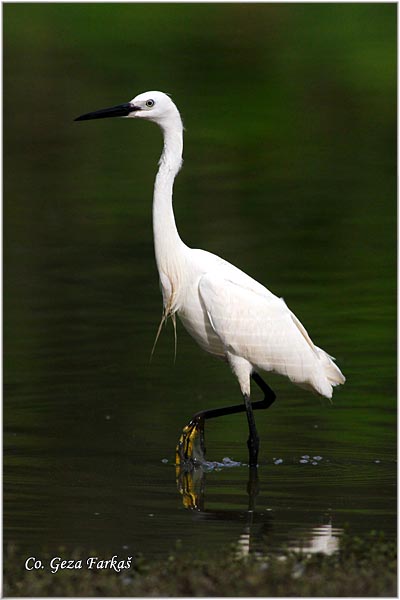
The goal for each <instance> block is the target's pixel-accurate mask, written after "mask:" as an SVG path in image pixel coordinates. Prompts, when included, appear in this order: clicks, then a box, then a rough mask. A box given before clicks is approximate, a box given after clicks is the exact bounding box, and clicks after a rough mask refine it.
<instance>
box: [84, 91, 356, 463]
mask: <svg viewBox="0 0 400 600" xmlns="http://www.w3.org/2000/svg"><path fill="white" fill-rule="evenodd" d="M106 117H128V118H135V119H145V120H148V121H154V122H155V123H157V124H158V125H159V126H160V127H161V129H162V132H163V136H164V147H163V151H162V154H161V158H160V162H159V169H158V173H157V176H156V180H155V185H154V197H153V232H154V247H155V256H156V261H157V268H158V272H159V276H160V284H161V290H162V295H163V303H164V316H163V320H165V319H167V318H168V317H172V318H173V319H175V315H176V314H177V315H178V317H179V318H180V320H181V322H182V323H183V325H184V327H185V329H186V330H187V331H188V332H189V333H190V335H191V336H192V337H193V338H194V339H195V340H196V342H197V343H198V344H199V345H200V346H201V347H202V348H203V349H204V350H206V351H207V352H209V353H210V354H212V355H213V356H216V357H218V358H221V359H223V360H224V361H226V362H228V363H229V365H230V367H231V369H232V371H233V373H234V374H235V375H236V377H237V379H238V382H239V385H240V389H241V392H242V395H243V399H244V404H240V405H237V406H234V407H226V408H222V409H215V410H210V411H202V412H201V413H198V415H197V418H199V417H204V418H210V417H215V416H220V415H222V414H229V413H233V412H239V411H246V413H247V419H248V425H249V439H248V448H249V462H250V466H255V465H256V464H257V457H258V449H259V438H258V434H257V430H256V426H255V420H254V415H253V408H267V407H269V406H270V405H271V404H272V402H273V401H274V400H275V394H274V393H273V391H272V390H271V389H270V388H269V386H268V385H267V384H266V383H265V382H264V380H263V379H262V378H261V375H260V373H259V372H260V371H262V372H269V371H272V372H274V373H278V374H280V375H285V376H286V377H288V378H289V379H290V380H291V381H292V382H293V383H295V384H297V385H299V386H301V387H303V388H306V389H309V390H312V391H315V392H317V393H318V394H320V395H322V396H325V397H326V398H331V397H332V388H333V387H334V386H336V385H338V384H341V383H344V381H345V378H344V376H343V374H342V373H341V371H340V369H339V368H338V367H337V366H336V365H335V363H334V362H333V360H332V357H331V356H329V355H328V354H327V353H326V352H325V351H324V350H321V349H320V348H318V347H317V346H315V345H314V343H313V342H312V341H311V339H310V337H309V335H308V333H307V331H306V330H305V328H304V327H303V325H302V324H301V323H300V321H299V320H298V319H297V318H296V316H295V315H294V314H293V313H292V312H291V310H290V309H289V308H288V307H287V305H286V304H285V302H284V300H283V299H282V298H278V297H277V296H275V295H274V294H273V293H272V292H270V291H269V290H268V289H267V288H265V287H264V286H263V285H261V284H260V283H258V282H257V281H255V280H254V279H252V278H251V277H249V276H248V275H246V273H244V272H243V271H241V270H239V269H238V268H237V267H235V266H233V265H232V264H230V263H228V262H227V261H225V260H223V259H222V258H219V257H218V256H216V255H214V254H211V253H210V252H206V251H204V250H197V249H193V248H189V247H188V246H187V245H186V244H185V243H184V242H183V241H182V240H181V238H180V236H179V233H178V230H177V228H176V224H175V218H174V212H173V208H172V191H173V184H174V180H175V177H176V175H177V173H178V171H179V170H180V168H181V165H182V150H183V125H182V120H181V117H180V114H179V111H178V109H177V107H176V106H175V104H174V103H173V101H172V100H171V98H170V97H169V96H168V95H166V94H164V93H162V92H156V91H153V92H146V93H143V94H139V95H138V96H136V97H135V98H133V99H132V100H131V101H130V102H128V103H126V104H119V105H118V106H114V107H111V108H107V109H102V110H98V111H95V112H90V113H87V114H84V115H81V116H80V117H78V118H77V119H76V120H77V121H83V120H88V119H102V118H106ZM251 377H252V378H253V380H254V381H255V382H256V383H257V384H258V385H259V387H260V388H261V389H262V390H263V392H264V394H265V398H264V400H263V401H261V402H255V403H253V405H252V403H251V401H250V378H251Z"/></svg>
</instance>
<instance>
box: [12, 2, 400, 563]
mask: <svg viewBox="0 0 400 600" xmlns="http://www.w3.org/2000/svg"><path fill="white" fill-rule="evenodd" d="M4 14H5V38H4V41H5V63H4V77H5V80H4V81H5V84H4V89H5V98H4V108H5V119H4V135H5V152H4V155H5V158H4V221H5V232H4V242H5V244H4V256H5V268H4V283H5V298H4V317H5V320H4V334H5V343H4V346H5V363H4V379H5V403H4V426H5V432H4V433H5V436H4V439H5V458H4V467H5V471H4V484H5V486H4V502H5V506H4V531H5V533H4V539H5V541H6V542H11V541H12V542H17V543H18V544H19V546H20V547H21V553H22V554H23V555H24V556H25V554H26V553H27V552H29V553H31V552H33V553H35V555H36V554H38V555H39V554H40V551H41V550H42V549H43V548H47V549H50V551H51V550H52V549H55V548H56V547H58V546H60V545H62V546H64V547H66V548H72V547H76V546H80V547H82V548H83V549H85V550H88V551H89V549H93V548H95V549H97V550H98V551H99V552H101V551H104V552H106V553H107V555H108V554H112V553H120V554H121V553H123V552H129V553H134V554H135V555H137V554H139V553H142V554H145V555H146V556H148V557H154V556H164V555H166V554H167V553H168V552H169V551H170V550H171V549H173V548H178V550H179V548H180V549H182V548H183V549H184V550H185V551H186V550H187V549H188V548H190V549H191V550H196V551H197V550H204V551H207V552H210V553H213V552H218V551H219V549H220V548H221V547H226V544H230V543H232V544H236V545H237V547H238V551H242V552H247V551H249V550H254V551H259V552H265V551H266V550H269V549H274V550H276V551H279V549H281V548H282V547H283V546H284V545H290V546H292V547H299V546H300V545H306V546H307V547H313V548H314V549H315V548H318V547H319V548H321V544H322V543H324V544H325V546H326V548H332V547H335V544H336V539H337V537H338V536H339V535H340V532H341V531H342V530H343V528H345V527H347V528H348V529H349V530H350V531H351V532H354V533H364V532H366V531H369V530H371V529H378V530H383V531H385V532H386V534H387V535H388V536H389V537H392V536H394V535H395V523H396V520H395V510H396V487H395V484H396V381H395V378H396V345H395V327H396V322H395V319H396V312H395V310H396V309H395V306H396V304H395V298H396V286H395V277H396V251H395V247H396V246H395V244H396V226H395V223H396V175H395V173H396V157H395V134H394V131H395V118H396V98H395V86H396V83H395V82H396V75H395V73H396V71H395V57H396V41H395V40H396V38H395V28H396V25H395V23H396V11H395V7H394V6H391V5H326V7H324V6H322V5H298V6H296V7H295V6H293V5H252V6H251V7H249V6H246V7H244V6H241V5H235V6H234V5H215V6H206V5H191V6H178V5H174V6H170V7H166V6H162V5H159V6H155V5H154V6H151V7H149V6H145V5H114V6H113V7H112V6H111V5H108V4H103V5H101V4H98V5H84V4H83V5H82V4H81V5H55V4H54V5H52V4H47V5H6V6H5V7H4ZM152 36H156V37H157V38H158V39H159V44H154V43H150V41H149V40H151V39H152ZM232 40H236V41H235V42H233V41H232ZM232 44H233V46H232ZM26 56H29V57H30V59H29V64H28V62H27V61H26ZM152 88H156V89H157V88H158V89H163V90H165V91H169V92H171V93H172V94H173V97H174V99H175V100H176V102H177V103H178V105H179V107H180V109H181V111H182V115H183V118H184V121H185V125H186V134H185V164H184V169H183V171H182V173H181V174H180V175H179V178H178V180H177V182H176V187H175V208H176V217H177V222H178V227H179V230H180V232H181V235H182V238H183V239H184V241H185V242H186V243H188V244H189V245H191V246H192V247H201V248H205V249H207V250H209V251H212V252H215V253H217V254H219V255H221V256H223V257H224V258H226V259H227V260H230V261H231V262H233V263H234V264H236V265H237V266H238V267H240V268H242V269H243V270H245V271H246V272H248V273H249V274H250V275H252V276H254V277H255V278H256V279H258V280H260V281H261V282H263V283H264V284H265V285H267V286H268V287H269V289H271V291H273V292H274V293H276V294H277V295H279V296H283V297H284V298H285V301H286V302H287V304H288V305H289V307H290V308H291V309H292V310H293V311H294V312H295V313H296V315H297V316H298V317H299V318H300V320H301V321H302V322H303V323H304V325H305V326H306V328H307V329H308V331H309V333H310V335H311V337H312V338H313V340H314V341H315V342H316V343H317V344H318V345H319V346H321V347H323V348H324V349H326V350H327V351H328V352H329V353H331V354H333V355H334V356H335V357H336V358H337V361H338V364H339V365H340V367H341V369H342V370H343V372H344V374H345V375H346V377H347V382H346V385H345V386H343V387H342V388H341V389H339V390H337V391H336V392H335V395H334V402H333V404H330V403H329V401H327V400H320V399H319V398H317V397H315V396H313V395H311V394H309V393H307V392H305V391H303V390H301V389H299V388H296V387H294V386H293V385H292V384H290V383H289V382H286V381H285V380H284V379H281V378H278V377H273V376H271V377H269V378H268V382H269V384H270V385H271V387H272V388H273V389H274V390H275V392H276V394H277V401H276V403H275V404H274V405H273V407H271V409H270V410H268V411H266V412H263V411H259V412H257V414H256V419H257V424H258V429H259V432H260V437H261V453H260V467H259V471H258V477H259V482H258V485H259V492H258V494H257V495H256V496H255V498H253V499H252V500H251V499H250V500H251V501H252V502H253V503H254V506H253V512H252V513H249V495H248V490H247V488H248V477H249V474H248V468H247V467H246V466H240V467H237V468H230V469H222V470H214V471H212V472H208V473H206V474H205V475H204V479H203V481H202V483H201V485H202V489H203V495H202V498H201V502H202V510H200V511H199V510H188V509H187V508H185V507H184V496H182V494H181V493H180V492H179V490H178V488H177V483H176V479H175V467H174V448H175V444H176V442H177V440H178V437H179V435H180V432H181V429H182V427H183V426H184V425H185V423H186V422H187V420H188V419H189V418H190V416H191V415H192V414H193V413H195V412H197V411H198V410H200V409H202V408H208V407H215V406H223V405H228V404H231V403H236V402H239V401H240V395H239V389H238V386H237V383H236V382H235V380H234V377H233V376H232V374H231V373H230V371H229V368H228V367H227V366H225V365H224V364H222V363H219V362H218V361H215V360H213V359H212V358H211V357H209V356H207V355H206V354H204V353H203V352H202V351H201V350H200V349H199V348H198V347H197V346H196V344H195V343H194V341H193V340H191V339H190V338H189V336H188V335H187V334H186V332H185V331H184V330H183V328H182V327H181V326H179V325H178V354H177V360H176V364H174V359H173V353H174V346H173V334H172V328H171V326H170V325H169V326H168V327H167V329H166V331H165V332H163V334H162V336H161V338H160V341H159V343H158V346H157V349H156V352H155V355H154V358H153V361H152V363H151V364H150V361H149V357H150V351H151V348H152V344H153V341H154V337H155V333H156V330H157V327H158V322H159V318H160V316H161V297H160V293H159V289H158V281H157V272H156V267H155V263H154V256H153V248H152V231H151V196H152V185H153V179H154V174H155V170H156V168H157V159H158V156H159V153H160V151H161V137H160V133H159V132H158V131H157V129H156V127H155V126H154V125H152V124H149V123H136V122H126V121H125V120H123V119H120V120H117V119H113V120H110V121H98V122H96V121H93V122H90V123H73V118H74V117H75V116H77V115H79V114H81V113H84V112H87V111H89V110H95V109H97V108H101V107H102V106H108V105H112V104H117V103H119V102H124V101H127V100H129V99H130V98H131V97H133V96H134V95H136V93H138V92H141V91H144V90H145V89H152ZM16 107H19V108H18V109H16ZM21 107H22V108H21ZM254 394H255V397H256V396H257V397H258V395H257V394H258V391H257V390H255V391H254ZM246 429H247V426H246V419H245V417H244V415H243V414H242V415H233V416H230V417H226V418H224V419H220V420H217V421H214V422H210V423H208V424H207V430H206V436H207V457H208V458H209V459H210V460H216V461H221V460H222V459H223V458H224V457H230V458H231V459H232V460H236V461H239V462H241V463H243V462H246V460H247V451H246V450H247V449H246V438H247V431H246ZM307 455H308V456H310V457H311V458H312V457H314V456H318V457H322V458H321V460H317V461H309V462H301V461H302V460H307V459H303V458H302V457H303V456H307ZM277 460H278V464H276V462H277ZM280 461H282V462H280ZM312 462H316V463H317V464H315V465H313V464H312ZM322 538H323V539H324V542H321V540H322ZM28 555H30V554H27V556H28Z"/></svg>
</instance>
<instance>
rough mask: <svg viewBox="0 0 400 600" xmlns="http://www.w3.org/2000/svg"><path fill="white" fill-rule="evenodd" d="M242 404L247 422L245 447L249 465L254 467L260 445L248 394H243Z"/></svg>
mask: <svg viewBox="0 0 400 600" xmlns="http://www.w3.org/2000/svg"><path fill="white" fill-rule="evenodd" d="M243 398H244V405H245V408H246V414H247V422H248V424H249V439H248V440H247V447H248V449H249V465H250V467H255V466H256V465H257V459H258V449H259V447H260V438H259V437H258V433H257V428H256V422H255V419H254V413H253V408H252V406H251V402H250V396H248V395H247V394H244V396H243Z"/></svg>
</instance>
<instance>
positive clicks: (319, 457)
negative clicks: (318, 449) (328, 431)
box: [313, 456, 322, 460]
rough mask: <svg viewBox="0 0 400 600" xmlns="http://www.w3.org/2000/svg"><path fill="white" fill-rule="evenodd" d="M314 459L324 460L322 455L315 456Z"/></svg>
mask: <svg viewBox="0 0 400 600" xmlns="http://www.w3.org/2000/svg"><path fill="white" fill-rule="evenodd" d="M313 459H314V460H322V456H313Z"/></svg>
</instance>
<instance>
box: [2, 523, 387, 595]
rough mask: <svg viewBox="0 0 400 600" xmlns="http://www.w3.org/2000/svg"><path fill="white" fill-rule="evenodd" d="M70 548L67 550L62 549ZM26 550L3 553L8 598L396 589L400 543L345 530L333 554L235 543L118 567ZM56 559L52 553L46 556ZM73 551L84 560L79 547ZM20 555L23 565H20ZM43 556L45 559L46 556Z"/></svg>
mask: <svg viewBox="0 0 400 600" xmlns="http://www.w3.org/2000/svg"><path fill="white" fill-rule="evenodd" d="M63 554H64V555H65V550H64V552H63ZM18 556H19V552H18V550H17V548H16V547H15V546H11V545H10V546H9V547H8V548H7V550H6V552H5V556H4V589H3V595H4V596H8V597H16V596H25V597H26V596H30V597H38V596H43V597H54V596H69V597H71V596H110V597H116V596H141V597H148V596H156V597H157V596H188V597H192V596H203V597H204V596H250V597H252V596H270V597H279V596H311V597H318V596H319V597H321V596H331V597H332V596H336V597H337V596H342V597H343V596H352V597H354V596H358V597H360V596H361V597H366V596H370V597H371V596H374V597H376V596H381V597H391V596H396V594H397V588H396V585H397V583H396V574H397V566H396V544H395V542H393V541H388V540H386V539H385V537H384V536H383V535H382V534H378V533H376V532H371V533H370V534H369V535H368V536H366V537H364V538H358V537H350V536H347V535H345V536H343V538H342V540H341V546H340V550H339V551H338V552H337V553H335V554H333V555H331V556H326V555H323V554H306V553H300V552H291V551H287V552H284V553H281V554H280V555H268V554H266V555H262V556H257V555H249V556H245V557H243V556H242V557H238V556H237V554H236V553H235V552H234V551H233V550H232V551H230V550H228V551H227V552H225V553H220V554H219V555H218V557H216V558H213V559H211V558H210V557H205V556H203V557H198V556H197V557H196V558H193V557H192V556H190V555H188V554H185V555H182V554H181V553H179V552H177V553H175V554H171V555H170V556H169V557H168V558H166V559H164V560H162V561H157V562H151V561H149V560H147V559H144V558H143V557H141V558H135V561H134V562H133V563H132V568H131V569H129V570H123V571H121V572H120V573H116V572H115V571H112V570H88V569H85V568H83V569H82V570H76V569H72V570H63V571H61V570H59V571H58V572H57V573H55V574H52V573H51V572H50V571H48V570H32V571H26V570H25V569H24V567H23V565H21V564H20V563H19V560H18ZM47 558H48V559H49V560H50V559H51V556H50V555H47ZM70 558H75V560H79V559H82V553H81V552H79V551H78V550H76V551H75V552H74V553H73V555H72V556H70ZM17 561H18V563H19V564H17ZM43 562H44V560H43Z"/></svg>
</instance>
